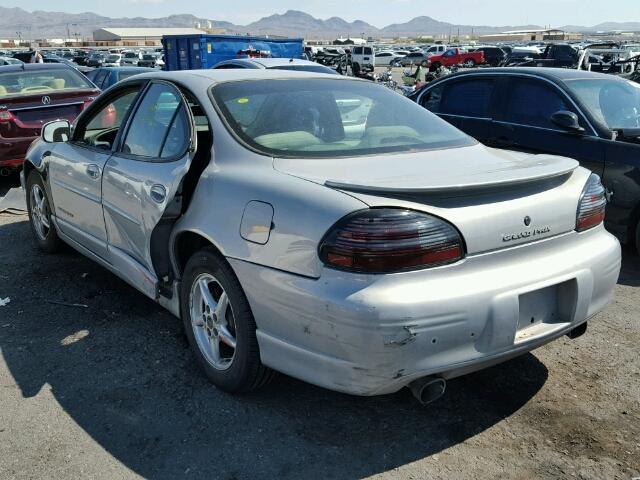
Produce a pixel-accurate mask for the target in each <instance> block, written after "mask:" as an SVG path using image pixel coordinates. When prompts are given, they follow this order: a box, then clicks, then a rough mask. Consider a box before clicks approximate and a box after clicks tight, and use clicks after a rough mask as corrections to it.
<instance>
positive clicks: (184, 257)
mask: <svg viewBox="0 0 640 480" xmlns="http://www.w3.org/2000/svg"><path fill="white" fill-rule="evenodd" d="M205 247H211V248H213V249H214V250H215V251H216V253H217V254H218V255H220V256H221V257H222V258H224V257H225V255H224V253H223V251H222V249H221V248H220V246H219V245H217V244H216V242H214V241H213V240H212V239H211V238H209V237H207V236H206V235H204V234H203V233H202V232H197V231H193V230H185V231H182V232H178V233H177V234H175V236H174V238H173V242H172V248H171V252H172V255H171V257H172V261H173V267H174V271H175V273H176V277H177V278H182V274H183V272H184V269H185V267H186V265H187V262H188V261H189V259H190V258H191V256H192V255H193V254H194V253H196V252H197V251H198V250H201V249H202V248H205Z"/></svg>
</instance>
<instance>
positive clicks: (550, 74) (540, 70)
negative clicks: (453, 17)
mask: <svg viewBox="0 0 640 480" xmlns="http://www.w3.org/2000/svg"><path fill="white" fill-rule="evenodd" d="M492 73H497V74H505V73H506V74H521V75H536V76H538V77H542V78H546V79H549V80H556V81H558V80H559V81H565V80H579V79H594V78H600V79H603V78H607V79H609V80H612V79H618V77H616V76H614V75H609V74H606V73H599V72H589V71H587V70H575V69H571V68H550V67H497V68H483V69H474V70H467V71H464V72H458V73H454V74H453V75H450V76H448V77H443V79H444V78H453V77H460V76H465V75H473V74H492Z"/></svg>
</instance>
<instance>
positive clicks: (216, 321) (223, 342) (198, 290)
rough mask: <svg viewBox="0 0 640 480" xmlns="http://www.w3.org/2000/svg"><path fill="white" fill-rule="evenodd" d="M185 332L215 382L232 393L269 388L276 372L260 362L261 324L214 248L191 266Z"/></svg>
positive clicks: (185, 288)
mask: <svg viewBox="0 0 640 480" xmlns="http://www.w3.org/2000/svg"><path fill="white" fill-rule="evenodd" d="M180 306H181V314H182V320H183V323H184V328H185V332H186V334H187V338H188V340H189V345H190V346H191V350H192V352H193V354H194V356H195V357H196V361H197V362H198V364H199V365H200V367H201V368H202V369H203V370H204V372H205V373H206V375H207V376H208V377H209V379H210V380H211V382H212V383H213V384H214V385H215V386H216V387H218V388H220V389H221V390H224V391H226V392H231V393H239V392H250V391H253V390H256V389H258V388H260V387H262V386H264V385H266V384H267V383H268V382H269V381H270V380H271V379H272V378H273V376H274V371H273V370H271V369H270V368H268V367H265V366H264V365H263V364H262V362H261V361H260V350H259V347H258V340H257V338H256V324H255V320H254V318H253V314H252V313H251V308H250V306H249V302H248V300H247V297H246V296H245V294H244V292H243V290H242V287H241V286H240V282H239V281H238V279H237V278H236V276H235V274H234V273H233V270H232V269H231V267H230V266H229V264H228V263H227V262H226V261H225V260H224V259H223V258H222V257H220V255H218V253H217V252H216V251H215V250H214V249H212V248H210V247H209V248H204V249H202V250H200V251H198V252H197V253H195V254H194V255H193V256H192V257H191V258H190V259H189V261H188V262H187V266H186V267H185V272H184V276H183V282H182V287H181V292H180Z"/></svg>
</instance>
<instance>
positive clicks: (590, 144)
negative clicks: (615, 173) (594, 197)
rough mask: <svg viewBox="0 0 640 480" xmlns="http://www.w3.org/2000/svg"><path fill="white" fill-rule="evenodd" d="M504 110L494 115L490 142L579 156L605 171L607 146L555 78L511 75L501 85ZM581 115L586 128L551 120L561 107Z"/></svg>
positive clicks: (590, 166) (587, 164)
mask: <svg viewBox="0 0 640 480" xmlns="http://www.w3.org/2000/svg"><path fill="white" fill-rule="evenodd" d="M498 96H499V97H500V98H501V99H502V102H501V109H500V112H499V113H498V114H497V116H496V118H495V119H494V126H493V127H492V135H491V138H490V139H489V142H488V144H489V145H491V146H494V147H497V148H506V149H509V150H518V151H523V152H529V153H548V154H553V155H562V156H565V157H571V158H575V159H576V160H578V161H579V162H580V163H581V164H582V165H583V166H584V167H586V168H588V169H590V170H591V171H593V172H595V173H597V174H598V175H602V173H603V169H604V157H605V155H604V146H603V144H602V142H601V141H600V139H599V137H598V136H597V134H596V132H594V131H593V129H592V128H591V126H590V124H589V122H588V121H587V120H586V118H585V117H584V115H583V114H582V112H581V111H580V110H579V109H578V107H577V106H576V105H575V104H574V102H573V101H572V100H571V99H570V98H569V97H568V96H567V95H566V94H565V93H564V92H563V90H562V89H561V88H559V87H558V86H556V85H555V84H553V83H552V82H551V81H548V80H546V79H542V78H539V77H534V76H518V75H509V76H508V77H506V81H505V82H503V83H502V84H501V86H500V92H498ZM562 110H564V111H570V112H573V113H575V114H576V115H578V118H579V120H580V124H581V126H582V127H583V128H584V131H583V132H581V133H577V132H571V131H567V130H563V129H562V128H561V127H559V126H557V125H555V124H554V123H553V122H552V121H551V116H552V115H553V114H554V113H556V112H558V111H562Z"/></svg>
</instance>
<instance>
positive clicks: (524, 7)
mask: <svg viewBox="0 0 640 480" xmlns="http://www.w3.org/2000/svg"><path fill="white" fill-rule="evenodd" d="M2 4H3V5H2V6H4V7H20V8H23V9H25V10H46V11H50V10H57V11H65V12H69V13H79V12H87V11H90V12H95V13H98V14H101V15H105V16H109V17H122V16H125V17H135V16H143V17H164V16H167V15H171V14H176V13H191V14H194V15H196V16H198V17H202V18H207V19H212V20H226V21H229V22H233V23H236V24H239V25H246V24H247V23H251V22H252V21H255V20H258V19H259V18H261V17H264V16H268V15H271V14H273V13H284V12H285V11H286V10H288V9H294V10H302V11H304V12H307V13H309V14H311V15H313V16H314V17H318V18H323V19H326V18H329V17H332V16H338V17H342V18H344V19H345V20H349V21H353V20H356V19H358V20H364V21H366V22H368V23H370V24H372V25H375V26H376V27H383V26H385V25H388V24H390V23H402V22H406V21H408V20H410V19H411V18H413V17H417V16H419V15H428V16H430V17H433V18H435V19H436V20H441V21H446V22H450V23H457V24H468V25H491V26H506V25H527V24H536V25H541V26H546V25H549V26H551V27H557V26H561V25H581V26H592V25H596V24H598V23H601V22H608V21H617V22H624V21H640V0H610V1H607V2H603V1H602V0H525V1H522V0H485V1H478V0H447V1H442V0H439V1H434V0H346V1H345V0H305V1H304V2H301V1H300V0H297V1H296V0H242V1H240V2H237V1H236V2H232V1H221V0H188V1H185V0H110V1H104V0H62V1H60V2H51V0H18V1H14V0H2Z"/></svg>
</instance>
